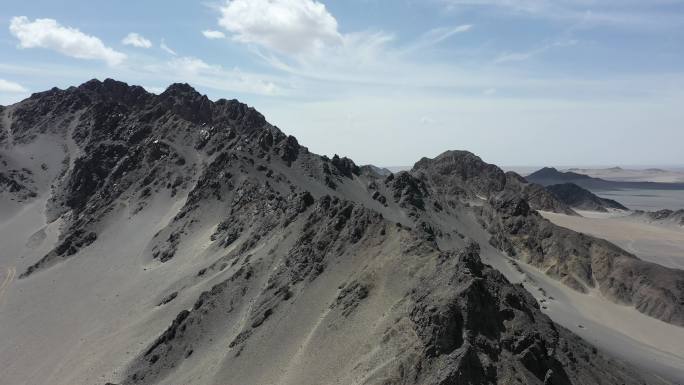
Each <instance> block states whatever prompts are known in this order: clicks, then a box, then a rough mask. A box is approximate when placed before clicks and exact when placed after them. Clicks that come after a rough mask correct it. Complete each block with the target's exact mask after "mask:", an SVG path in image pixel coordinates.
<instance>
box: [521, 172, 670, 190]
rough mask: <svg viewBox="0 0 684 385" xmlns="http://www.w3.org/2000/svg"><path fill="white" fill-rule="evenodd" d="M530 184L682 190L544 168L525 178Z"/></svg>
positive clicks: (667, 185) (650, 183)
mask: <svg viewBox="0 0 684 385" xmlns="http://www.w3.org/2000/svg"><path fill="white" fill-rule="evenodd" d="M525 179H527V180H528V181H530V182H532V183H537V184H540V185H543V186H550V185H555V184H564V183H574V184H576V185H578V186H580V187H583V188H585V189H589V190H592V191H594V190H619V189H644V190H684V183H659V182H636V181H613V180H605V179H601V178H596V177H592V176H589V175H585V174H580V173H577V172H573V171H567V172H563V171H559V170H557V169H555V168H553V167H544V168H542V169H540V170H538V171H535V172H533V173H532V174H530V175H528V176H527V177H525Z"/></svg>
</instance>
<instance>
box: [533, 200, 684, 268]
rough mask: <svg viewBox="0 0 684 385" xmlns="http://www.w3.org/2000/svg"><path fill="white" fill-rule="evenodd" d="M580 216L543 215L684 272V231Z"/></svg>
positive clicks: (622, 219)
mask: <svg viewBox="0 0 684 385" xmlns="http://www.w3.org/2000/svg"><path fill="white" fill-rule="evenodd" d="M580 213H581V214H582V215H583V216H582V217H579V216H568V215H563V214H556V213H549V212H543V213H542V215H543V216H544V217H545V218H547V219H549V220H551V221H552V222H554V223H555V224H557V225H560V226H563V227H567V228H569V229H572V230H575V231H579V232H584V233H587V234H591V235H594V236H597V237H599V238H604V239H607V240H609V241H611V242H613V243H615V244H617V245H618V246H620V247H622V248H623V249H625V250H627V251H629V252H631V253H634V254H635V255H637V256H638V257H639V258H641V259H643V260H646V261H649V262H655V263H658V264H661V265H663V266H667V267H673V268H677V269H684V228H682V227H680V226H674V225H672V226H670V225H660V224H656V223H647V222H646V221H645V220H642V219H639V218H634V217H629V216H626V215H625V214H617V215H611V214H599V213H592V212H580Z"/></svg>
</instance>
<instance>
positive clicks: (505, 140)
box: [0, 0, 684, 165]
mask: <svg viewBox="0 0 684 385" xmlns="http://www.w3.org/2000/svg"><path fill="white" fill-rule="evenodd" d="M0 53H1V55H0V104H11V103H14V102H17V101H19V100H21V99H23V98H25V97H27V96H28V95H30V93H31V92H35V91H41V90H44V89H48V88H51V87H54V86H58V87H62V88H63V87H68V86H71V85H78V84H80V83H82V82H84V81H86V80H88V79H91V78H100V79H104V78H107V77H111V78H116V79H119V80H123V81H126V82H128V83H131V84H139V85H142V86H144V87H146V88H147V89H148V90H150V91H152V92H160V91H162V90H163V89H164V88H165V87H166V86H168V84H170V83H172V82H188V83H190V84H192V85H193V86H195V87H196V88H197V89H198V90H199V91H201V92H203V93H206V94H208V95H209V96H210V97H211V98H213V99H218V98H237V99H240V100H241V101H243V102H246V103H248V104H250V105H253V106H255V107H256V108H257V109H259V110H260V111H261V112H262V113H264V114H265V115H266V116H267V118H268V119H269V120H270V121H271V122H272V123H273V124H276V125H278V126H279V127H280V128H281V129H283V131H285V132H287V133H291V134H294V135H295V136H297V137H298V138H299V139H300V142H302V143H303V144H304V145H307V146H308V147H309V148H310V149H311V150H312V151H315V152H318V153H323V154H333V153H340V154H343V155H348V156H351V157H352V158H353V159H355V160H356V161H357V162H359V163H374V164H379V165H407V164H412V163H413V162H415V161H416V160H418V159H419V158H420V157H422V156H434V155H437V154H439V153H440V152H442V151H444V150H447V149H466V150H470V151H473V152H475V153H477V154H479V155H481V156H482V157H483V158H484V159H485V160H487V161H490V162H493V163H498V164H502V165H582V164H591V165H634V164H643V165H663V164H684V155H683V154H684V151H683V150H682V144H683V143H684V126H683V124H682V121H683V120H684V119H683V118H684V112H682V106H684V0H647V1H637V0H601V1H599V0H560V1H553V0H545V1H544V0H518V1H513V0H422V1H418V0H393V1H390V0H344V1H342V0H334V1H333V0H327V1H326V0H324V1H314V0H227V1H216V2H211V1H209V2H199V1H197V2H195V1H180V0H177V1H168V0H167V1H157V0H149V1H116V2H114V1H108V2H93V1H80V0H63V1H59V2H56V1H53V0H50V1H47V0H37V1H36V0H32V1H30V2H28V1H13V0H7V1H5V2H4V4H3V7H2V8H1V9H0Z"/></svg>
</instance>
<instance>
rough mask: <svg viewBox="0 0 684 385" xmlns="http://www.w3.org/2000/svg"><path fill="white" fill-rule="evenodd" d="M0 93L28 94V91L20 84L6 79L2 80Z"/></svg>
mask: <svg viewBox="0 0 684 385" xmlns="http://www.w3.org/2000/svg"><path fill="white" fill-rule="evenodd" d="M0 92H5V93H11V94H21V93H26V92H28V90H27V89H26V88H24V86H22V85H21V84H19V83H15V82H11V81H9V80H5V79H0Z"/></svg>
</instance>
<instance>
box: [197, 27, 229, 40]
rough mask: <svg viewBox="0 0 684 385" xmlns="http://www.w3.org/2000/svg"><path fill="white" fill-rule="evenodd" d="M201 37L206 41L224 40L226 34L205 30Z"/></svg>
mask: <svg viewBox="0 0 684 385" xmlns="http://www.w3.org/2000/svg"><path fill="white" fill-rule="evenodd" d="M202 35H204V37H206V38H207V39H225V38H226V34H225V33H223V32H221V31H214V30H211V29H206V30H204V31H202Z"/></svg>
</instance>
